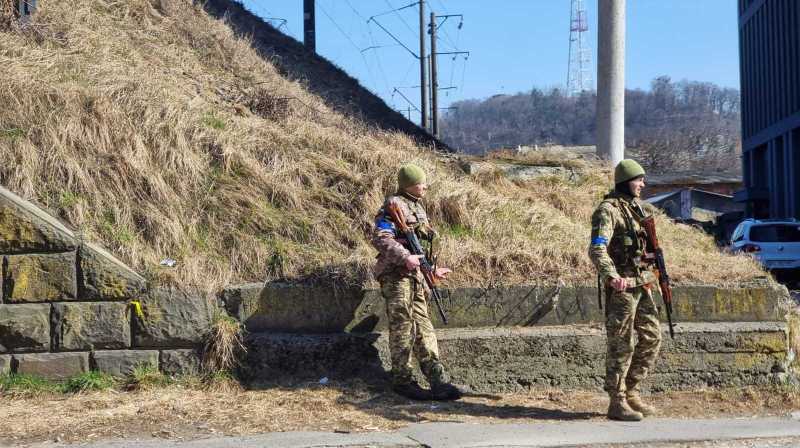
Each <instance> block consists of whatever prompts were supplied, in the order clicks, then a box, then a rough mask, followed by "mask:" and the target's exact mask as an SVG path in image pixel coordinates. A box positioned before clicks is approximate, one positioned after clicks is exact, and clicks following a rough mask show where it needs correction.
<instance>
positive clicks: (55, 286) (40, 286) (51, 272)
mask: <svg viewBox="0 0 800 448" xmlns="http://www.w3.org/2000/svg"><path fill="white" fill-rule="evenodd" d="M5 259H6V261H5V265H6V266H5V269H4V270H3V300H4V301H5V302H6V303H27V302H54V301H65V300H75V299H76V297H77V295H78V287H77V282H76V275H75V272H76V269H75V267H76V266H75V263H76V258H75V252H65V253H57V254H37V255H9V256H7V257H5Z"/></svg>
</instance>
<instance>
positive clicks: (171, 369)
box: [161, 349, 200, 375]
mask: <svg viewBox="0 0 800 448" xmlns="http://www.w3.org/2000/svg"><path fill="white" fill-rule="evenodd" d="M161 371H162V372H164V373H166V374H167V375H196V374H198V373H200V353H199V352H198V351H197V350H194V349H180V350H162V351H161Z"/></svg>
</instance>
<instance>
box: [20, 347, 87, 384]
mask: <svg viewBox="0 0 800 448" xmlns="http://www.w3.org/2000/svg"><path fill="white" fill-rule="evenodd" d="M14 360H15V361H16V363H17V373H22V374H28V375H36V376H40V377H42V378H46V379H49V380H63V379H66V378H69V377H72V376H75V375H80V374H81V373H85V372H88V371H89V353H36V354H33V353H32V354H26V355H14Z"/></svg>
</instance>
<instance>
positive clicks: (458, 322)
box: [222, 281, 791, 333]
mask: <svg viewBox="0 0 800 448" xmlns="http://www.w3.org/2000/svg"><path fill="white" fill-rule="evenodd" d="M554 293H555V288H553V287H542V286H535V285H517V286H503V287H492V288H453V289H442V295H443V296H444V303H443V306H444V309H445V311H446V312H447V315H448V319H449V321H450V323H449V325H448V328H480V327H510V326H542V325H570V324H591V323H599V322H603V320H604V314H603V311H602V310H600V309H599V307H598V304H597V289H596V287H594V286H571V287H564V288H562V289H561V290H560V293H559V294H558V295H555V294H554ZM222 301H223V303H224V306H225V308H226V309H227V310H228V312H229V313H230V314H231V315H232V316H235V317H237V318H238V319H240V320H241V321H242V322H243V323H244V324H245V326H246V328H247V329H248V331H251V332H262V331H271V332H287V333H337V332H341V331H344V330H346V331H350V332H362V333H368V332H372V331H383V330H385V329H386V317H385V316H386V312H385V306H384V300H383V298H382V297H381V296H380V292H379V291H377V290H374V289H368V290H362V289H361V288H350V289H345V288H342V289H334V288H329V287H319V286H304V285H293V284H287V283H281V282H270V283H267V284H261V283H258V284H247V285H238V286H232V287H229V288H226V290H225V291H224V293H223V295H222ZM656 301H657V302H658V303H659V304H660V303H661V298H660V297H656ZM790 303H791V299H790V297H789V293H788V291H787V290H786V288H785V287H783V286H781V285H778V284H776V283H773V282H768V281H763V282H757V283H753V284H748V285H739V286H731V287H717V286H679V287H676V288H674V313H675V316H674V319H675V322H758V321H775V322H780V321H784V320H785V315H786V313H787V311H788V309H789V306H790ZM431 318H432V319H433V321H434V325H435V326H436V327H437V328H439V327H443V325H442V323H441V321H440V319H439V316H438V315H437V314H436V313H435V312H434V311H433V307H431Z"/></svg>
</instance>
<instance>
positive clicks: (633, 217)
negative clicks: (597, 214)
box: [603, 196, 647, 276]
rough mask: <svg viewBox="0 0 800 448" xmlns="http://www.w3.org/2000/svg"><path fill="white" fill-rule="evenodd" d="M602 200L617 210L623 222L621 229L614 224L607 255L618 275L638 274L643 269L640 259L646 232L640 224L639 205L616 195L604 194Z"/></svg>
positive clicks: (645, 242) (645, 240)
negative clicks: (622, 228)
mask: <svg viewBox="0 0 800 448" xmlns="http://www.w3.org/2000/svg"><path fill="white" fill-rule="evenodd" d="M603 202H604V203H609V204H610V205H612V206H613V207H614V208H615V209H617V210H619V211H620V214H621V215H622V219H623V222H624V224H625V226H624V227H625V228H624V230H622V231H620V229H619V228H618V227H617V226H616V225H615V226H614V234H613V235H612V237H611V240H610V241H609V242H608V255H609V256H610V257H611V260H612V261H613V262H614V265H615V266H616V267H617V271H618V272H619V273H620V275H623V276H639V274H640V272H641V270H642V269H644V266H643V265H642V261H641V259H642V254H644V252H645V248H646V245H647V234H646V233H645V231H644V228H643V227H642V225H641V220H642V219H643V218H644V216H643V212H642V211H641V207H638V205H637V206H634V205H633V204H631V203H630V202H628V201H626V200H625V199H623V198H621V197H617V196H606V197H605V198H604V199H603ZM637 208H638V210H637Z"/></svg>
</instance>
